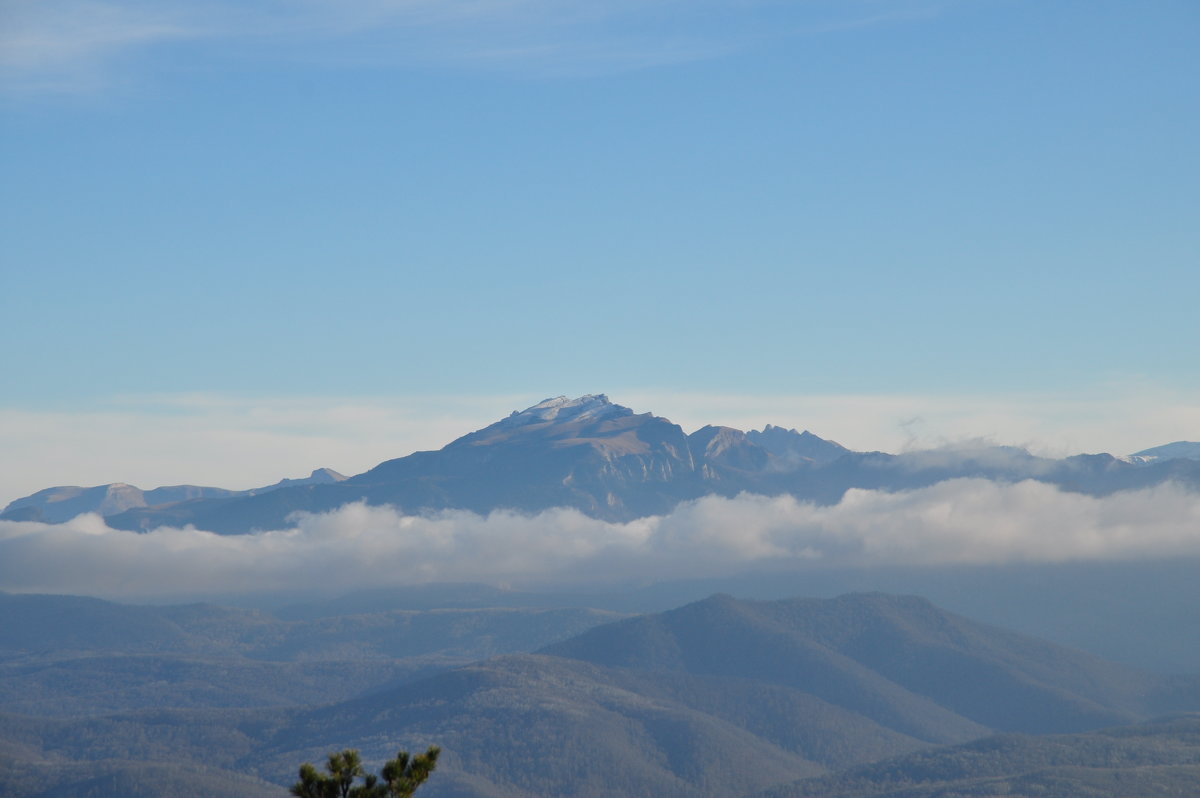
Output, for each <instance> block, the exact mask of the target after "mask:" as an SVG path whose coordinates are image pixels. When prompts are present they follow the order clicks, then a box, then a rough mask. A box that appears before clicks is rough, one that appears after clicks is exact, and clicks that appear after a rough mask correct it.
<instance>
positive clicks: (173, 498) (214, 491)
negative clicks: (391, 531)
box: [0, 468, 346, 524]
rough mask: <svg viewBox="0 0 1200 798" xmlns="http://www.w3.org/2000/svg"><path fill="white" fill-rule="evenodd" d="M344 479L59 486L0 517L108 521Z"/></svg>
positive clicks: (325, 474)
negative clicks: (246, 485)
mask: <svg viewBox="0 0 1200 798" xmlns="http://www.w3.org/2000/svg"><path fill="white" fill-rule="evenodd" d="M345 478H346V477H344V476H343V475H341V474H339V473H338V472H336V471H334V470H333V469H332V468H318V469H315V470H314V471H313V472H312V474H310V475H309V476H307V477H305V478H303V479H282V480H280V481H279V482H276V483H275V484H273V485H267V486H266V487H262V488H252V489H250V490H227V489H225V488H208V487H201V486H199V485H169V486H166V487H161V488H154V489H153V490H145V491H144V490H142V489H141V488H138V487H135V486H134V485H126V484H125V483H124V482H114V483H112V484H109V485H97V486H96V487H92V488H81V487H78V486H76V485H63V486H59V487H56V488H46V489H45V490H40V491H38V492H37V493H34V494H32V495H30V496H26V497H24V498H21V499H17V500H16V501H13V502H11V503H9V505H8V506H7V507H5V508H4V512H3V513H0V519H3V520H6V521H41V522H43V523H47V524H61V523H63V522H64V521H70V520H71V519H72V518H74V517H75V516H77V515H80V514H82V513H98V514H99V515H102V516H105V517H108V516H113V515H119V514H121V513H124V512H127V511H130V510H136V509H141V508H149V509H155V508H163V507H168V506H172V505H177V504H182V503H185V502H192V501H196V500H203V499H228V498H236V497H239V496H254V495H257V494H261V493H268V492H270V491H273V490H279V489H280V488H293V487H300V486H304V485H328V484H332V483H336V482H341V481H342V480H344V479H345Z"/></svg>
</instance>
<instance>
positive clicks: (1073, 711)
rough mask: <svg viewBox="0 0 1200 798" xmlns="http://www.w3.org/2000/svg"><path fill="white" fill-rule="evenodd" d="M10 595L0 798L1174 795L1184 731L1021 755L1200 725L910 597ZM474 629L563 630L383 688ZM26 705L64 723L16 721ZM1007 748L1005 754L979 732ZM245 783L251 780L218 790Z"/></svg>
mask: <svg viewBox="0 0 1200 798" xmlns="http://www.w3.org/2000/svg"><path fill="white" fill-rule="evenodd" d="M0 599H2V600H0V605H2V608H3V611H4V617H5V618H6V621H7V623H6V624H5V625H4V626H3V627H0V653H3V655H4V659H5V663H4V671H5V673H6V674H7V676H6V681H7V679H8V678H11V679H13V680H15V681H14V684H13V686H12V688H11V689H9V690H5V691H3V692H0V713H3V714H0V794H4V795H8V796H13V797H14V798H33V797H34V796H41V795H47V794H55V795H71V796H75V795H78V796H83V795H97V796H108V795H113V796H116V795H138V796H145V797H146V798H157V796H166V795H180V794H185V795H213V794H228V792H227V791H228V790H231V789H233V790H234V792H237V793H238V794H254V795H258V794H263V795H272V794H273V795H279V796H282V795H283V794H284V793H283V790H282V788H276V789H275V791H272V788H271V784H272V783H273V784H275V785H286V784H289V783H291V781H293V780H294V778H295V773H296V768H297V766H298V764H299V763H300V762H303V761H305V760H308V761H318V760H320V759H321V758H322V757H323V756H324V755H325V754H326V753H327V752H329V751H331V750H338V749H341V748H344V747H354V748H358V749H360V750H361V751H362V752H363V755H364V757H365V759H366V760H367V761H368V762H378V761H380V760H381V759H383V758H385V757H390V756H393V755H394V754H395V751H396V749H398V748H400V747H406V748H408V749H409V750H412V749H414V748H420V747H422V746H424V745H427V744H431V743H436V744H438V745H440V746H442V748H443V750H444V759H443V763H442V765H443V766H441V767H439V770H438V772H437V774H436V776H435V778H434V779H432V780H431V781H430V783H429V784H428V785H427V787H426V788H423V790H422V793H423V794H424V795H426V796H427V797H428V798H516V797H517V796H523V797H524V798H550V796H553V797H554V798H601V796H603V798H634V796H655V797H656V798H717V796H720V797H721V798H726V796H733V797H734V798H736V797H737V796H746V795H749V794H752V793H757V792H759V791H764V790H771V791H772V792H771V793H770V794H771V795H775V796H779V797H780V798H783V796H801V795H803V796H822V798H827V797H828V798H831V797H832V796H847V795H863V796H866V795H871V796H876V795H885V794H886V795H892V794H893V793H891V792H887V789H886V788H889V787H896V786H897V785H899V786H910V787H911V786H917V787H927V786H931V785H932V786H937V784H938V783H939V782H946V783H951V784H952V783H955V782H956V781H961V780H963V779H965V778H966V777H967V776H970V775H974V776H977V777H984V776H987V777H993V778H1000V777H1006V776H1008V775H1012V774H1016V775H1018V776H1020V775H1022V774H1025V773H1027V772H1028V771H1030V770H1031V769H1036V768H1037V767H1041V768H1043V769H1045V768H1058V770H1056V771H1054V774H1052V775H1054V777H1055V778H1057V779H1058V780H1059V782H1060V783H1061V782H1062V781H1063V779H1069V778H1072V773H1071V772H1068V771H1070V769H1071V768H1075V769H1079V768H1099V769H1103V768H1105V767H1109V768H1112V767H1117V768H1120V767H1121V766H1122V765H1121V763H1122V762H1123V761H1124V762H1129V763H1133V764H1136V765H1138V766H1139V767H1140V766H1142V765H1145V766H1162V767H1164V768H1167V770H1165V771H1163V772H1162V773H1160V774H1159V775H1160V776H1164V775H1165V776H1170V777H1171V778H1172V779H1173V780H1174V781H1172V782H1171V783H1173V784H1178V783H1181V782H1179V779H1182V778H1184V777H1185V776H1187V775H1188V774H1192V775H1194V774H1195V773H1196V772H1197V767H1198V766H1200V745H1197V744H1196V740H1197V739H1200V738H1198V737H1196V734H1197V731H1200V726H1198V725H1197V723H1196V722H1194V721H1192V722H1180V723H1177V724H1174V725H1171V724H1166V725H1160V726H1158V727H1135V728H1134V729H1133V730H1132V731H1129V732H1127V733H1110V734H1109V736H1107V737H1105V736H1100V737H1095V736H1086V737H1078V736H1075V737H1070V738H1065V737H1055V738H1046V739H1045V740H1042V739H1040V738H1033V737H1025V736H1022V737H1014V736H1012V735H1014V734H1018V735H1032V734H1038V735H1041V734H1060V735H1061V734H1071V735H1080V734H1081V733H1084V732H1088V731H1090V730H1093V729H1097V728H1101V727H1112V726H1116V725H1125V724H1130V723H1136V722H1140V721H1143V720H1145V719H1147V718H1149V717H1152V716H1154V715H1157V714H1161V713H1167V712H1181V711H1188V710H1196V709H1200V682H1198V681H1197V679H1196V678H1195V677H1163V676H1154V675H1151V674H1146V673H1142V672H1139V671H1135V670H1132V669H1129V668H1125V667H1122V666H1119V665H1115V664H1112V663H1110V662H1106V661H1105V660H1102V659H1100V658H1098V657H1094V656H1091V655H1088V654H1084V653H1083V652H1080V651H1076V650H1073V649H1068V648H1063V647H1060V646H1056V645H1053V644H1051V643H1047V642H1044V641H1041V640H1038V639H1036V638H1031V637H1027V636H1024V635H1019V634H1015V633H1012V632H1007V631H1004V630H1001V629H998V628H995V627H991V626H987V625H984V624H980V623H976V622H973V621H970V620H968V619H966V618H963V617H961V616H957V615H954V614H951V613H948V612H945V611H944V610H941V609H939V608H937V607H935V606H934V605H932V604H931V603H929V602H928V601H925V600H924V599H920V598H917V597H913V596H894V595H886V594H880V593H867V594H851V595H845V596H841V597H839V598H836V599H831V600H816V599H786V600H780V601H744V600H739V599H735V598H732V597H730V596H727V595H717V596H713V597H710V598H708V599H705V600H703V601H699V602H695V603H692V604H689V605H686V606H683V607H680V608H677V609H674V610H671V611H668V612H663V613H657V614H653V615H646V616H640V617H634V618H628V619H624V620H617V621H615V622H613V623H607V624H603V625H596V624H597V623H601V622H602V620H603V619H602V618H600V617H598V616H597V615H595V614H594V613H593V614H588V613H584V612H580V611H573V612H557V613H551V614H547V613H530V612H522V611H512V610H507V611H498V610H491V611H480V610H458V611H453V612H442V613H441V615H440V617H439V615H438V614H436V613H435V614H429V613H417V614H410V613H394V612H392V613H381V614H372V615H349V616H341V617H326V618H323V619H320V620H318V621H302V622H284V621H281V620H280V619H278V618H273V617H270V616H268V615H265V614H262V613H249V612H246V611H238V610H228V609H221V608H213V607H205V606H182V607H168V608H147V607H128V606H123V605H115V604H111V603H108V602H99V601H95V600H86V599H68V598H64V597H50V596H40V597H39V596H29V597H7V598H4V597H2V596H0ZM439 612H440V611H439ZM55 618H58V619H59V620H60V621H62V622H63V625H62V626H61V627H60V628H54V619H55ZM98 621H99V623H97V622H98ZM464 622H465V623H466V624H467V626H472V627H476V628H479V627H480V625H482V628H483V629H485V630H488V631H494V632H501V635H500V638H501V639H503V640H504V641H505V642H506V643H511V642H513V641H515V640H516V639H518V638H519V637H520V635H519V634H518V635H515V636H514V634H513V633H514V632H516V631H517V630H518V629H520V628H521V626H522V623H531V624H532V628H533V629H534V630H536V631H534V632H533V633H532V634H530V635H529V636H528V637H527V638H526V639H527V640H528V641H529V642H531V643H532V641H533V640H535V639H536V638H537V637H538V636H539V635H544V634H548V633H549V634H553V633H554V632H555V631H557V632H558V633H559V634H560V635H561V637H562V638H566V639H561V638H560V641H559V642H555V643H552V644H550V645H549V646H546V647H544V648H542V649H541V650H540V651H537V652H535V653H528V654H508V655H504V656H498V657H493V658H491V659H487V660H484V661H481V662H476V663H473V664H470V665H466V666H463V667H458V668H453V669H442V670H441V671H440V672H437V673H434V674H432V675H428V676H426V677H424V678H416V679H414V678H407V679H405V678H399V679H398V683H392V684H381V683H380V679H381V677H382V678H383V679H384V680H386V678H387V673H388V671H389V669H390V670H391V672H392V674H393V678H395V677H398V676H402V669H401V668H399V667H398V665H399V663H398V662H397V661H395V660H388V659H387V657H386V655H387V652H388V651H389V649H391V650H394V651H395V652H396V653H401V652H405V653H416V652H419V651H424V652H426V653H432V652H435V651H445V650H446V649H447V646H448V645H449V646H453V644H454V640H455V637H456V635H457V634H459V633H461V625H462V624H463V623H464ZM572 626H574V627H575V630H576V631H575V632H572V631H570V629H571V627H572ZM98 627H103V628H98ZM580 628H582V629H586V631H583V632H582V634H578V633H577V631H578V629H580ZM406 629H407V630H409V631H408V632H407V633H404V632H402V630H406ZM456 629H459V630H460V631H459V632H456ZM418 630H423V631H421V632H420V634H418V635H414V634H413V632H416V631H418ZM571 634H575V635H576V636H574V637H571V636H569V635H571ZM414 637H417V638H420V639H413V638H414ZM406 638H407V639H406ZM535 645H536V644H535ZM89 660H90V661H91V662H90V664H89ZM74 663H83V664H81V665H75V664H74ZM255 668H257V669H255ZM231 679H233V682H232V683H231V682H230V680H231ZM322 683H324V684H325V685H326V686H327V689H328V691H329V694H328V696H327V697H325V698H321V697H320V686H321V684H322ZM355 686H357V688H358V689H359V690H360V691H361V692H360V693H359V694H357V695H355V696H353V697H351V698H348V699H347V698H344V697H342V696H344V695H345V693H346V692H348V691H350V690H352V689H353V688H354V687H355ZM289 691H294V700H295V703H294V704H293V705H292V706H287V705H285V702H286V699H287V695H288V692H289ZM31 694H32V695H31ZM31 700H35V701H37V702H38V703H39V705H40V706H41V707H48V708H52V709H53V708H55V707H62V710H61V711H54V712H46V711H45V710H44V709H43V710H42V711H41V712H40V714H42V715H43V717H40V718H33V717H28V716H22V715H16V714H11V713H12V712H13V711H14V708H21V709H24V708H26V707H29V706H30V701H31ZM56 701H57V703H56ZM327 702H328V703H327ZM301 704H309V705H308V706H303V705H301ZM314 704H320V705H314ZM122 705H124V708H123V707H122ZM72 708H73V710H74V711H72ZM26 711H28V710H26ZM49 715H55V716H57V717H52V716H49ZM997 732H1002V733H1005V734H1006V735H1008V736H1006V737H999V738H997V737H987V735H992V734H995V733H997ZM979 738H984V739H983V740H980V739H979ZM1122 739H1124V740H1125V742H1122ZM970 741H977V742H970ZM964 744H965V745H964ZM945 746H957V747H945ZM1123 756H1124V757H1129V759H1127V760H1123V759H1122V757H1123ZM885 757H893V759H890V760H888V761H887V764H885V765H878V766H873V765H868V766H866V767H859V766H863V765H866V763H871V762H877V761H878V760H880V759H883V758H885ZM168 766H169V768H171V769H170V770H164V768H167V767H168ZM972 767H973V768H974V769H975V772H974V773H973V774H972ZM1189 767H1190V768H1191V769H1190V770H1188V768H1189ZM847 768H850V770H845V769H847ZM856 768H857V769H856ZM1181 768H1182V770H1181ZM835 771H842V772H841V773H836V774H835V773H834V772H835ZM98 774H102V775H103V777H104V778H105V779H108V781H103V782H97V781H96V779H97V777H98ZM1076 775H1077V774H1076ZM1085 775H1086V776H1087V778H1089V779H1090V778H1092V777H1093V776H1095V775H1096V774H1095V773H1092V772H1090V771H1089V773H1088V774H1085ZM1101 775H1103V774H1102V773H1101ZM1137 775H1138V774H1131V777H1132V776H1137ZM1141 775H1142V776H1145V775H1146V774H1145V773H1142V774H1141ZM247 778H256V779H258V781H254V782H252V784H251V783H250V782H247V784H246V785H244V789H242V788H238V789H234V788H233V787H231V786H228V785H231V784H235V783H240V782H239V780H241V779H247ZM798 780H805V781H798ZM814 780H815V781H814ZM184 781H187V782H188V783H190V784H192V785H193V786H192V787H191V789H190V791H189V790H181V787H180V782H184ZM1081 783H1083V782H1081ZM1133 783H1136V782H1133ZM1184 783H1185V782H1184ZM197 785H209V786H207V787H205V788H203V789H197ZM50 786H56V789H53V790H50V791H47V790H48V787H50ZM251 786H253V787H254V789H253V790H251V789H250V787H251ZM913 794H914V795H920V796H927V795H928V796H932V795H945V794H948V793H945V792H943V793H938V792H935V791H934V790H933V789H932V788H931V789H929V790H927V791H924V792H916V793H913ZM955 794H963V795H980V796H983V795H994V794H1001V793H999V792H995V793H989V792H962V793H955ZM1003 794H1016V795H1019V794H1024V793H1021V792H1019V791H1017V792H1012V791H1010V792H1007V793H1003ZM1037 794H1039V795H1041V794H1047V795H1075V794H1079V795H1097V796H1104V795H1110V794H1111V795H1156V794H1157V793H1154V792H1142V793H1138V792H1136V791H1134V792H1126V793H1120V792H1115V793H1108V792H1104V791H1093V792H1080V793H1071V792H1058V793H1055V792H1044V793H1043V792H1039V793H1037ZM1176 794H1186V793H1176ZM895 795H908V793H900V792H898V793H895Z"/></svg>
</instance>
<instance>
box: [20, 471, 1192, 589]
mask: <svg viewBox="0 0 1200 798" xmlns="http://www.w3.org/2000/svg"><path fill="white" fill-rule="evenodd" d="M1197 555H1200V495H1197V494H1195V493H1189V492H1187V491H1186V490H1184V489H1183V488H1180V487H1178V486H1174V485H1164V486H1159V487H1156V488H1153V489H1148V490H1142V491H1134V492H1126V493H1119V494H1115V495H1112V496H1108V497H1103V498H1095V497H1090V496H1084V495H1079V494H1073V493H1066V492H1063V491H1060V490H1058V489H1057V488H1055V487H1053V486H1050V485H1046V484H1043V483H1038V482H1033V481H1026V482H1020V483H1016V484H1002V483H995V482H990V481H987V480H979V479H960V480H951V481H947V482H943V483H940V484H938V485H935V486H932V487H929V488H924V489H920V490H913V491H906V492H901V493H885V492H880V491H870V490H852V491H850V492H848V493H847V494H846V496H845V498H844V500H843V501H842V502H840V503H839V504H837V505H834V506H827V507H820V506H816V505H812V504H807V503H803V502H798V501H796V500H794V499H792V498H790V497H777V498H767V497H762V496H750V495H743V496H739V497H736V498H733V499H725V498H719V497H708V498H704V499H700V500H698V501H694V502H689V503H686V504H683V505H680V506H679V507H678V508H677V509H676V510H675V511H674V512H672V513H670V514H668V515H664V516H653V517H648V518H643V519H639V520H637V521H633V522H631V523H625V524H615V523H607V522H603V521H598V520H596V519H592V518H589V517H587V516H584V515H583V514H581V513H579V512H577V511H575V510H569V509H556V510H550V511H547V512H543V513H539V514H537V515H532V516H528V515H521V514H518V513H513V512H494V513H491V514H489V515H487V516H481V515H477V514H475V513H471V512H466V511H446V512H441V513H437V514H434V515H429V516H415V515H406V514H404V513H403V512H400V511H398V510H396V509H394V508H391V507H368V506H364V505H362V504H351V505H347V506H344V507H342V508H340V509H338V510H336V511H333V512H330V513H325V514H317V515H302V516H300V517H299V518H297V519H296V520H295V525H294V527H292V528H290V529H284V530H276V531H269V532H262V533H258V534H254V535H240V536H220V535H216V534H213V533H210V532H205V531H203V530H197V529H193V528H184V529H173V528H160V529H157V530H154V531H152V532H150V533H147V534H138V533H133V532H125V531H119V530H113V529H110V528H109V527H107V526H106V525H105V524H104V522H103V520H102V519H101V518H99V517H98V516H95V515H84V516H80V517H78V518H76V519H74V520H73V521H71V522H68V523H65V524H59V525H47V524H40V523H32V522H0V589H3V590H6V591H12V592H48V593H74V594H88V595H97V596H105V597H112V598H126V599H136V598H171V597H180V596H213V597H216V596H221V595H228V594H235V593H242V594H254V593H269V592H276V591H283V592H287V591H296V590H298V589H303V590H306V591H309V592H313V593H326V594H334V593H338V592H345V591H349V590H355V589H362V588H367V587H384V586H395V585H414V584H424V583H431V582H440V581H478V582H484V583H491V584H505V585H513V586H537V585H539V584H562V583H566V582H570V583H576V584H581V583H588V582H591V583H597V584H598V583H603V582H606V581H611V580H628V579H641V580H645V581H651V580H659V579H677V578H687V577H704V576H722V575H732V574H736V573H739V572H743V571H745V570H747V569H749V568H754V567H774V568H786V567H794V566H797V565H800V564H804V565H805V566H806V567H820V566H821V565H826V564H827V565H829V566H847V565H849V566H871V565H899V564H908V565H966V564H990V563H995V564H1000V563H1016V562H1067V561H1073V560H1124V559H1139V558H1160V557H1171V556H1197Z"/></svg>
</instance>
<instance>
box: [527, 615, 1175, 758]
mask: <svg viewBox="0 0 1200 798" xmlns="http://www.w3.org/2000/svg"><path fill="white" fill-rule="evenodd" d="M544 652H545V653H548V654H553V655H556V656H563V657H572V658H576V659H583V660H587V661H589V662H596V663H599V664H603V665H610V666H619V667H624V668H636V669H640V670H651V671H679V672H685V673H694V674H712V675H726V676H738V677H741V678H753V679H756V680H758V681H764V682H769V683H774V684H784V685H789V686H794V687H798V688H801V689H803V690H805V691H806V692H809V693H811V694H813V695H816V696H818V697H820V698H822V699H823V700H826V701H829V702H831V703H834V704H837V705H839V706H843V707H847V708H849V709H852V710H854V711H856V712H859V713H861V714H863V715H865V716H867V717H870V718H871V719H873V720H875V721H876V722H879V723H881V724H884V725H888V726H889V727H891V728H895V729H897V730H899V731H902V732H904V733H906V734H911V735H914V736H917V737H920V738H922V739H927V740H937V739H939V734H941V733H942V732H941V730H942V729H948V730H950V731H949V734H951V735H953V734H956V733H957V729H959V728H964V727H963V726H962V721H963V719H966V720H968V721H970V722H972V723H976V724H979V725H980V726H985V727H987V728H991V729H997V730H1008V731H1030V732H1039V733H1044V732H1054V731H1073V730H1078V729H1087V728H1096V727H1098V726H1102V725H1105V724H1112V723H1119V722H1123V721H1127V720H1131V719H1133V718H1135V717H1138V716H1139V714H1144V713H1145V712H1146V711H1147V709H1146V707H1145V705H1144V701H1145V696H1146V695H1147V693H1148V691H1150V690H1151V689H1153V686H1154V685H1155V684H1156V681H1155V679H1154V677H1149V676H1144V675H1142V674H1140V673H1138V672H1136V671H1133V670H1131V669H1128V668H1123V667H1121V666H1116V665H1112V664H1111V663H1108V662H1105V661H1104V660H1101V659H1100V658H1098V657H1094V656H1092V655H1089V654H1085V653H1084V652H1080V651H1074V650H1071V649H1065V648H1062V647H1061V646H1056V645H1053V644H1051V643H1046V642H1044V641H1040V640H1037V639H1036V638H1030V637H1026V636H1024V635H1018V634H1015V633H1012V632H1006V631H1004V630H1001V629H996V628H994V627H989V626H985V625H983V624H979V623H975V622H973V621H969V620H967V619H965V618H961V617H959V616H956V615H953V614H951V613H948V612H945V611H943V610H940V609H938V608H936V607H934V606H933V605H932V604H930V603H929V602H928V601H926V600H924V599H921V598H917V597H915V596H905V597H897V596H888V595H884V594H856V595H848V596H842V597H840V598H837V599H832V600H818V599H794V600H784V601H769V602H749V601H739V600H737V599H733V598H731V597H729V596H714V597H712V598H710V599H707V600H705V601H702V602H697V603H695V604H690V605H687V606H685V607H681V608H679V609H677V610H672V611H670V612H666V613H661V614H657V615H649V616H641V617H637V618H631V619H628V620H625V621H619V622H616V623H613V624H606V625H604V626H600V627H596V628H594V629H591V630H589V631H587V632H584V633H583V634H582V635H579V636H578V637H575V638H572V639H570V640H566V641H563V642H561V643H557V644H554V645H551V646H549V647H548V648H546V649H544Z"/></svg>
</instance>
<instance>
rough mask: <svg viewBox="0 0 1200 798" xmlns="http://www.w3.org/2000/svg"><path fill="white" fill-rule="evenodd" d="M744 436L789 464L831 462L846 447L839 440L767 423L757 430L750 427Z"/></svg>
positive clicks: (843, 451) (842, 453)
mask: <svg viewBox="0 0 1200 798" xmlns="http://www.w3.org/2000/svg"><path fill="white" fill-rule="evenodd" d="M746 437H747V438H748V439H749V440H750V442H751V443H753V444H756V445H758V446H761V447H762V448H764V449H766V450H767V451H768V452H770V453H771V454H773V455H775V456H776V457H778V458H780V459H781V460H782V461H783V462H784V463H786V464H788V465H790V466H797V465H801V464H804V463H814V464H821V465H824V464H826V463H832V462H833V461H834V460H836V459H838V458H839V457H841V456H842V455H845V454H850V450H849V449H847V448H846V447H845V446H842V445H841V444H840V443H836V442H834V441H827V440H825V439H824V438H818V437H817V436H816V435H813V434H812V433H811V432H809V431H808V430H805V431H804V432H796V430H794V429H784V428H783V427H776V426H774V425H773V424H768V425H767V426H765V427H763V429H761V430H750V431H749V432H747V433H746Z"/></svg>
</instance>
